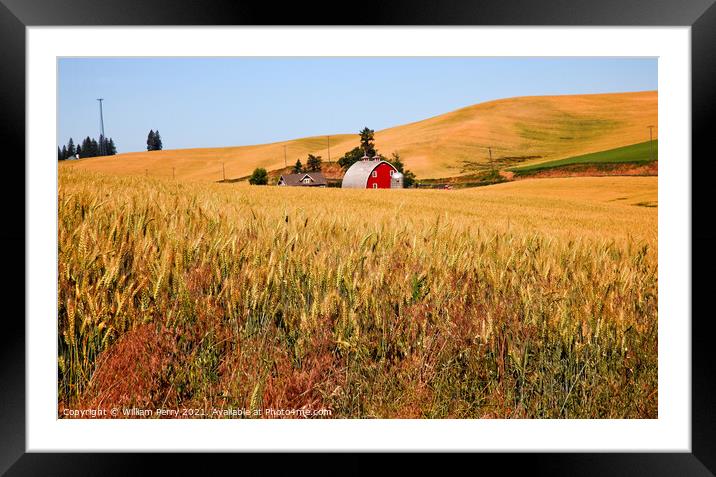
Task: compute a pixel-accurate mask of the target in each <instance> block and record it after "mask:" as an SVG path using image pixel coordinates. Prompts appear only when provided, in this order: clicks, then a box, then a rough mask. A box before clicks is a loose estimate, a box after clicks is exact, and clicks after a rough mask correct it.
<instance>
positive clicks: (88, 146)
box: [82, 136, 97, 157]
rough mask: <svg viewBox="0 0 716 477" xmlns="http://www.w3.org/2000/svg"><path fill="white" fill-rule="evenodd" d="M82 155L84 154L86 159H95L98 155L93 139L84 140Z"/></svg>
mask: <svg viewBox="0 0 716 477" xmlns="http://www.w3.org/2000/svg"><path fill="white" fill-rule="evenodd" d="M82 154H84V156H85V157H94V156H96V155H97V154H95V153H94V150H93V148H92V139H91V138H90V137H89V136H87V137H86V138H84V139H83V140H82Z"/></svg>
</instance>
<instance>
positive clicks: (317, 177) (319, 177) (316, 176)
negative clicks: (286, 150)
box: [281, 172, 328, 186]
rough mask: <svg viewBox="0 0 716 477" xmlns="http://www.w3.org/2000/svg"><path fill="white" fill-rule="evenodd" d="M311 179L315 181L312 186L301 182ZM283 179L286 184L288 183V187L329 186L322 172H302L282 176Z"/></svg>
mask: <svg viewBox="0 0 716 477" xmlns="http://www.w3.org/2000/svg"><path fill="white" fill-rule="evenodd" d="M306 176H308V177H310V178H311V179H313V182H312V183H311V184H304V183H303V182H301V181H302V180H303V178H304V177H306ZM281 179H283V181H284V183H286V185H287V186H321V185H327V184H328V182H327V181H326V177H325V176H324V175H323V174H322V173H321V172H302V173H300V174H283V175H282V176H281Z"/></svg>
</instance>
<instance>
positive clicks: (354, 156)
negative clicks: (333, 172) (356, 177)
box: [338, 147, 363, 170]
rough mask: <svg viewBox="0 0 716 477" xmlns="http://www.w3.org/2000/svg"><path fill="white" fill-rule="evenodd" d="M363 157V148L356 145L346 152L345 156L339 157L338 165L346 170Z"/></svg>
mask: <svg viewBox="0 0 716 477" xmlns="http://www.w3.org/2000/svg"><path fill="white" fill-rule="evenodd" d="M361 157H363V150H362V149H361V148H360V147H354V148H353V149H351V150H350V151H348V152H346V153H345V154H344V155H343V157H341V158H340V159H338V165H340V166H341V167H342V168H343V169H344V170H345V169H348V168H349V167H351V166H352V165H353V164H355V163H356V162H358V161H360V158H361Z"/></svg>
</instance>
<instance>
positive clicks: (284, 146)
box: [283, 144, 288, 167]
mask: <svg viewBox="0 0 716 477" xmlns="http://www.w3.org/2000/svg"><path fill="white" fill-rule="evenodd" d="M283 167H288V163H287V162H286V145H285V144H284V145H283Z"/></svg>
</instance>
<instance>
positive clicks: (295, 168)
mask: <svg viewBox="0 0 716 477" xmlns="http://www.w3.org/2000/svg"><path fill="white" fill-rule="evenodd" d="M302 172H304V170H303V164H301V159H296V164H294V165H293V173H294V174H300V173H302Z"/></svg>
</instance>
